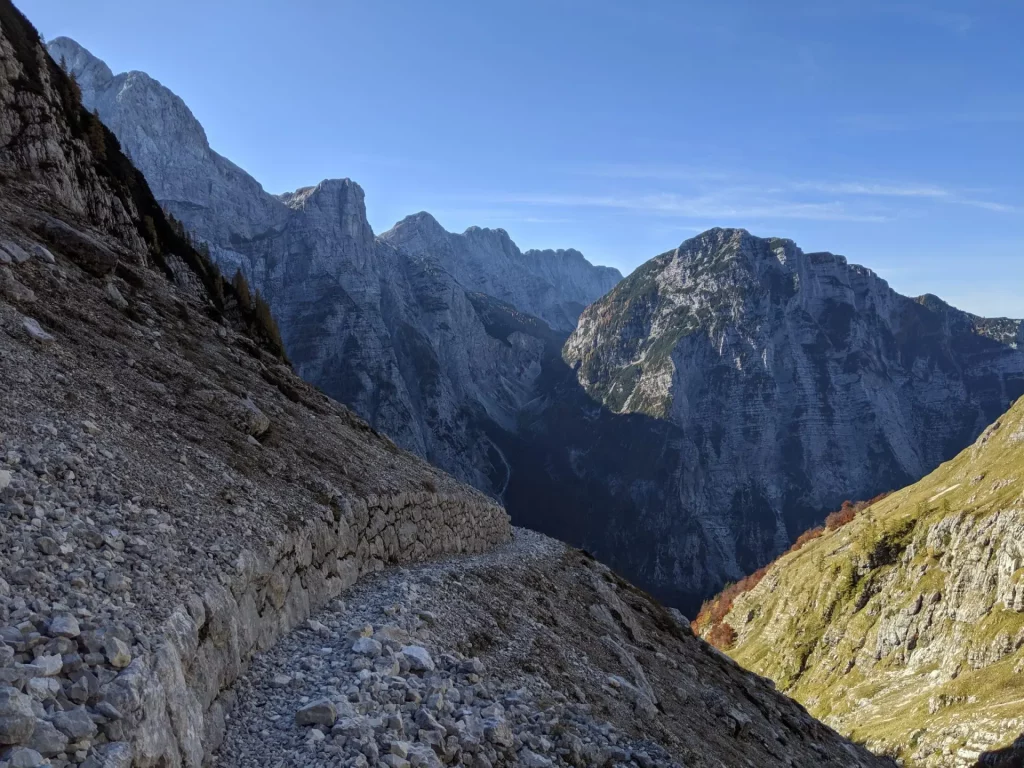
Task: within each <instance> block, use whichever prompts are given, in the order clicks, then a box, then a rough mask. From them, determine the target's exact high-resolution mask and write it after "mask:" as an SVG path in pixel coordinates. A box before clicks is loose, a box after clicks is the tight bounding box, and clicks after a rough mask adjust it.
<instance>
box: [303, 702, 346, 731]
mask: <svg viewBox="0 0 1024 768" xmlns="http://www.w3.org/2000/svg"><path fill="white" fill-rule="evenodd" d="M337 719H338V710H337V708H335V706H334V702H333V701H331V700H330V699H320V700H319V701H312V702H310V703H309V704H307V705H305V706H304V707H301V708H300V709H299V711H298V712H296V713H295V723H296V724H297V725H326V726H327V727H328V728H330V727H331V726H332V725H334V722H335V721H336V720H337Z"/></svg>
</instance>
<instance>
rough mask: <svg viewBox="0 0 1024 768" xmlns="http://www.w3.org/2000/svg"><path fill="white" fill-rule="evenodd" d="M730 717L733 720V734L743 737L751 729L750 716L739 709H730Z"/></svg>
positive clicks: (739, 737)
mask: <svg viewBox="0 0 1024 768" xmlns="http://www.w3.org/2000/svg"><path fill="white" fill-rule="evenodd" d="M729 717H730V718H731V719H732V722H733V736H735V737H736V738H737V739H741V738H743V737H744V736H745V735H746V733H747V731H748V730H750V717H749V716H747V715H745V714H743V713H742V712H740V711H739V710H738V709H730V710H729Z"/></svg>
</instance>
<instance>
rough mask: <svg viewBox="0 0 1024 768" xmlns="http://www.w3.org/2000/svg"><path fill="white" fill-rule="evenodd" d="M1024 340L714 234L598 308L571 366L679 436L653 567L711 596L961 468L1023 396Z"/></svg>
mask: <svg viewBox="0 0 1024 768" xmlns="http://www.w3.org/2000/svg"><path fill="white" fill-rule="evenodd" d="M1022 332H1024V331H1022V327H1021V323H1020V321H1015V320H1002V321H993V320H986V319H983V318H978V317H974V316H972V315H968V314H967V313H964V312H960V311H958V310H956V309H954V308H952V307H950V306H949V305H947V304H945V303H943V302H941V301H939V300H938V299H936V298H935V297H930V296H926V297H922V298H921V299H909V298H906V297H903V296H900V295H899V294H897V293H896V292H894V291H893V290H891V289H890V288H889V287H888V285H887V284H886V283H885V281H883V280H882V279H881V278H879V277H878V276H877V275H875V274H874V273H873V272H871V271H870V270H867V269H864V268H863V267H859V266H856V265H851V264H848V263H847V262H846V260H845V259H844V258H843V257H841V256H835V255H832V254H829V253H811V254H806V253H804V252H803V251H801V250H800V249H799V248H797V247H796V245H795V244H794V243H793V242H792V241H789V240H782V239H778V238H773V239H762V238H757V237H754V236H752V235H750V234H749V233H747V232H745V231H743V230H723V229H714V230H710V231H708V232H706V233H704V234H702V235H699V236H698V237H695V238H693V239H691V240H688V241H686V242H685V243H683V244H682V245H681V246H680V247H679V248H677V249H676V250H674V251H671V252H668V253H666V254H663V255H661V256H659V257H657V258H655V259H652V260H651V261H649V262H647V264H645V265H643V266H642V267H640V268H638V269H637V270H636V271H635V272H634V273H633V274H631V275H630V276H629V277H628V278H627V279H626V280H624V281H623V282H622V283H620V284H619V285H618V286H616V288H614V289H613V290H612V292H611V293H609V294H608V296H606V297H605V298H603V299H601V300H600V301H598V302H596V303H595V304H593V305H592V306H590V307H589V308H588V309H587V310H586V311H585V312H584V313H583V315H582V317H581V318H580V323H579V327H578V328H577V330H576V331H575V332H574V333H573V334H572V336H571V337H570V338H569V340H568V341H567V342H566V344H565V348H564V350H563V355H564V357H565V360H566V362H567V363H568V364H569V365H571V366H572V367H573V368H574V370H575V372H576V376H577V379H578V381H579V382H580V384H581V385H582V386H583V387H584V388H585V389H586V391H587V392H588V393H589V394H590V395H591V396H593V397H594V398H595V399H597V400H598V401H599V402H600V403H602V404H603V405H604V406H605V407H606V408H607V409H609V410H610V411H612V412H614V413H619V414H634V415H636V416H637V417H641V416H642V417H645V418H647V419H648V420H649V421H652V422H659V423H663V424H664V425H665V426H664V427H663V428H662V429H663V431H664V433H665V434H666V435H667V436H670V437H667V438H666V439H668V440H670V441H672V442H674V443H675V445H674V446H673V447H672V449H671V450H668V451H665V452H664V454H663V456H662V457H661V458H659V459H657V461H658V463H659V466H660V475H659V478H658V479H659V480H660V482H661V483H665V484H668V486H669V489H668V490H666V491H665V493H664V503H665V505H666V506H665V507H663V508H662V509H661V510H660V511H659V513H658V515H657V517H658V519H657V520H656V521H652V523H651V524H652V525H656V526H658V531H659V534H660V538H661V540H662V541H663V542H664V544H655V546H656V547H657V555H656V556H653V557H652V558H650V559H648V565H646V566H644V567H646V568H648V569H649V570H650V572H651V577H652V579H653V578H674V579H676V580H677V581H678V582H681V584H682V585H683V586H688V587H689V588H690V589H691V590H692V591H693V592H695V593H700V592H701V591H706V590H709V589H714V588H715V587H716V586H719V585H721V584H722V583H723V582H724V581H726V580H734V579H736V578H738V577H740V576H742V575H743V574H744V573H749V572H751V571H753V570H754V569H755V568H757V567H758V566H760V565H763V564H764V563H765V562H767V561H768V560H770V559H771V557H773V556H774V555H776V554H778V553H779V552H781V551H782V550H783V549H785V548H786V547H787V546H788V545H789V543H790V542H791V541H792V540H793V539H794V538H795V537H796V535H797V534H798V533H800V532H801V531H802V530H804V529H806V528H808V527H811V526H812V525H814V524H817V523H819V522H820V521H821V520H822V519H823V518H824V516H825V514H826V513H827V512H829V511H831V510H833V509H837V508H838V507H839V504H840V502H841V501H842V500H843V499H846V498H853V499H857V498H863V499H866V498H870V497H873V496H875V495H876V494H878V493H880V492H883V491H887V490H891V489H893V488H898V487H901V486H903V485H905V484H907V483H908V482H912V481H914V480H916V479H918V478H920V477H921V476H923V475H924V474H926V473H927V472H929V471H930V470H932V469H934V467H935V466H937V465H938V464H939V463H940V462H941V461H943V460H945V459H948V458H950V457H952V456H953V455H955V454H956V452H957V451H959V450H960V449H962V448H963V447H964V446H965V445H967V444H968V443H969V442H970V441H971V440H973V439H974V438H975V437H976V436H977V435H978V433H980V432H981V430H982V429H983V428H984V426H985V425H986V424H988V423H990V422H991V421H992V420H994V419H995V418H996V417H997V416H998V415H999V414H1000V413H1002V412H1003V411H1004V410H1005V409H1006V407H1007V406H1008V405H1009V404H1010V403H1011V402H1012V401H1013V399H1014V398H1016V397H1018V396H1020V395H1021V394H1022V393H1024V344H1022V343H1021V341H1022ZM642 471H643V470H641V472H642ZM652 471H653V470H652ZM649 478H651V472H647V473H645V474H640V475H638V476H635V477H633V478H622V481H623V482H630V481H632V482H633V483H634V489H635V490H634V493H639V492H640V488H639V485H638V484H639V482H640V480H641V479H643V480H647V479H649ZM652 487H653V484H652ZM643 493H650V491H647V490H644V491H643ZM694 564H696V567H694ZM654 571H657V572H659V575H658V576H655V574H654ZM630 572H635V569H632V570H631V571H630Z"/></svg>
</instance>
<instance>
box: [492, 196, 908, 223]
mask: <svg viewBox="0 0 1024 768" xmlns="http://www.w3.org/2000/svg"><path fill="white" fill-rule="evenodd" d="M494 202H497V203H507V204H513V205H534V206H544V207H565V208H608V209H615V210H623V211H631V212H634V213H646V214H654V215H662V216H678V217H681V218H694V219H716V220H721V219H811V220H819V221H863V222H880V221H886V220H887V218H888V217H886V216H883V215H881V214H878V213H873V212H858V211H850V210H847V209H846V208H845V206H844V205H843V204H842V203H840V202H812V203H808V202H798V201H787V200H770V199H769V200H736V201H730V200H729V199H728V198H727V197H723V196H721V195H714V196H710V195H705V196H697V197H686V196H682V195H675V194H667V193H666V194H647V195H621V196H616V195H579V194H548V193H526V194H512V195H501V196H499V197H497V198H496V199H495V200H494Z"/></svg>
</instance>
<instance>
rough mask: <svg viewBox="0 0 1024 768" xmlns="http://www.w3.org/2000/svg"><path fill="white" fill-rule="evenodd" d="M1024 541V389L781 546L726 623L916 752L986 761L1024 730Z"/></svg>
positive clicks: (797, 677)
mask: <svg viewBox="0 0 1024 768" xmlns="http://www.w3.org/2000/svg"><path fill="white" fill-rule="evenodd" d="M1022 541H1024V399H1021V400H1020V401H1018V402H1017V404H1016V405H1014V406H1013V407H1012V408H1011V409H1010V411H1008V412H1007V413H1006V414H1005V415H1003V416H1001V417H1000V418H999V419H998V420H997V421H996V422H995V423H994V424H993V425H992V426H990V427H989V428H988V429H986V430H985V431H984V432H983V433H982V435H981V436H980V437H979V438H978V439H977V441H976V442H975V443H974V445H972V446H970V447H969V448H967V449H966V450H964V451H963V452H961V453H960V454H959V455H958V456H957V457H956V458H954V459H953V460H952V461H949V462H947V463H945V464H943V465H942V466H940V467H939V468H938V469H936V470H935V471H934V472H932V473H931V474H930V475H928V476H927V477H925V478H924V479H923V480H921V481H920V482H918V483H916V484H915V485H912V486H910V487H908V488H905V489H903V490H901V491H899V492H898V493H896V494H893V495H892V496H890V497H888V498H887V499H884V500H882V501H880V502H877V503H876V504H874V505H872V506H869V507H868V508H867V509H864V510H862V511H861V512H859V513H858V514H857V515H856V516H854V517H853V519H852V521H848V522H846V524H844V525H839V526H836V527H834V529H832V530H826V531H824V532H821V533H820V535H819V536H818V537H817V538H811V540H809V541H808V542H807V543H806V544H804V546H803V547H801V548H800V549H798V550H797V551H795V552H793V553H791V554H787V555H786V556H784V557H782V558H781V559H779V561H778V562H776V563H774V564H773V565H772V566H771V567H770V568H769V569H768V570H767V573H765V574H764V575H763V577H762V578H761V580H760V583H758V584H757V585H756V586H754V588H753V589H751V590H750V591H749V592H746V593H743V594H740V595H737V596H734V597H733V598H732V605H731V608H729V609H728V610H721V611H718V612H717V619H716V622H715V623H717V624H718V625H719V626H722V625H728V626H729V627H731V630H729V631H726V632H719V633H718V636H720V637H730V636H732V634H733V632H734V633H735V640H734V644H732V645H731V646H730V647H728V648H727V650H728V653H729V654H730V655H731V656H733V658H735V659H736V660H737V661H738V662H740V663H741V664H743V665H744V666H746V667H747V668H749V669H751V670H753V671H755V672H757V673H759V674H763V675H766V676H768V677H771V678H772V679H773V680H775V681H776V683H777V684H778V685H779V688H780V690H783V691H786V692H788V693H790V694H791V695H793V696H794V697H795V698H797V699H798V700H800V701H802V702H803V703H804V704H805V705H806V706H807V707H808V709H809V710H810V711H811V713H812V714H815V715H817V716H819V717H821V718H823V719H824V720H825V721H826V722H827V723H829V724H831V725H832V726H833V727H835V728H837V729H838V730H839V731H840V732H842V733H845V734H847V735H852V736H853V737H854V738H856V739H858V740H862V741H865V742H866V743H867V744H868V746H870V747H871V748H872V749H875V750H876V751H881V752H885V753H888V754H892V755H894V756H898V757H900V758H901V759H902V760H903V761H904V763H905V764H906V765H919V766H971V765H974V763H975V761H978V760H979V756H980V755H981V754H982V753H983V752H989V751H992V752H995V753H997V754H996V755H992V756H988V757H985V758H984V759H983V760H981V762H980V764H982V765H987V764H1001V763H992V762H990V761H992V760H996V758H997V757H998V756H999V753H1000V750H999V749H998V748H1000V747H1002V746H1004V745H1006V744H1010V743H1011V742H1013V741H1014V739H1015V738H1017V737H1018V736H1019V734H1020V733H1021V732H1022V731H1024V717H1022V715H1021V706H1020V699H1021V690H1022V686H1024V586H1022V585H1024V581H1022V576H1024V544H1022ZM723 608H728V606H723ZM713 629H714V625H713V624H706V625H703V626H702V627H701V630H702V631H703V632H705V633H707V634H709V635H710V633H711V631H712V630H713ZM726 645H728V643H726ZM1011 752H1012V750H1007V751H1005V752H1002V758H1000V759H1003V758H1006V759H1007V760H1009V758H1010V757H1012V755H1011V754H1010V753H1011Z"/></svg>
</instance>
